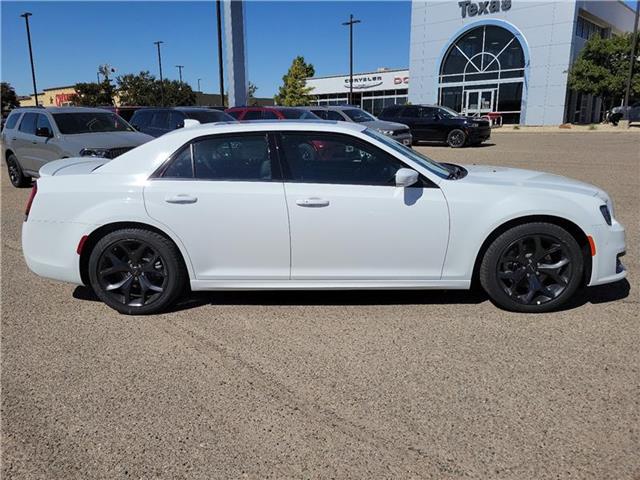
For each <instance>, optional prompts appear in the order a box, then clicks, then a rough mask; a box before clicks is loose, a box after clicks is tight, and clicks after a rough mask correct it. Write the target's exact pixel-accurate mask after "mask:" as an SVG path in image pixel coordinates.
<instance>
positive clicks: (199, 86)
mask: <svg viewBox="0 0 640 480" xmlns="http://www.w3.org/2000/svg"><path fill="white" fill-rule="evenodd" d="M200 80H202V79H201V78H199V79H198V91H199V92H201V91H202V90H200Z"/></svg>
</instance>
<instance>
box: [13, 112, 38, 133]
mask: <svg viewBox="0 0 640 480" xmlns="http://www.w3.org/2000/svg"><path fill="white" fill-rule="evenodd" d="M37 118H38V114H37V113H31V112H27V113H25V114H24V115H23V116H22V121H21V122H20V127H19V128H18V130H20V131H21V132H22V133H26V134H28V135H35V134H36V120H37Z"/></svg>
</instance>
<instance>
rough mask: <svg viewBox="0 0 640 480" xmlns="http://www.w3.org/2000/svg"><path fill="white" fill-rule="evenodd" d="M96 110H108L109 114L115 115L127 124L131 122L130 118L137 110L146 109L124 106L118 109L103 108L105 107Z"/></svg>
mask: <svg viewBox="0 0 640 480" xmlns="http://www.w3.org/2000/svg"><path fill="white" fill-rule="evenodd" d="M98 108H104V109H105V110H109V111H110V112H113V113H115V114H116V115H118V116H120V117H121V118H124V119H125V120H126V121H127V122H129V121H130V120H131V117H132V116H133V114H134V113H135V112H136V111H137V110H140V109H141V108H146V107H135V106H129V105H126V106H120V107H112V106H105V107H98Z"/></svg>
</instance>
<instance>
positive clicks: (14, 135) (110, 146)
mask: <svg viewBox="0 0 640 480" xmlns="http://www.w3.org/2000/svg"><path fill="white" fill-rule="evenodd" d="M149 140H153V137H151V136H149V135H146V134H144V133H140V132H137V131H135V129H134V128H133V127H132V126H131V125H129V124H128V123H127V122H125V121H124V120H123V119H122V118H120V117H119V116H117V115H115V114H113V113H111V112H109V111H106V110H102V109H99V108H83V107H61V108H46V109H45V108H38V107H34V108H18V109H15V110H13V111H12V112H11V114H9V117H8V118H7V121H6V123H5V126H4V129H3V130H2V145H3V153H4V156H5V161H6V163H7V169H8V170H9V179H10V180H11V183H12V184H13V186H15V187H24V186H27V185H29V184H30V183H31V177H37V176H39V175H38V171H39V170H40V168H41V167H42V166H43V165H44V164H46V163H48V162H51V161H53V160H58V159H60V158H67V157H82V156H92V157H104V158H115V157H117V156H118V155H121V154H123V153H124V152H126V151H128V150H131V149H132V148H134V147H137V146H138V145H141V144H143V143H146V142H148V141H149Z"/></svg>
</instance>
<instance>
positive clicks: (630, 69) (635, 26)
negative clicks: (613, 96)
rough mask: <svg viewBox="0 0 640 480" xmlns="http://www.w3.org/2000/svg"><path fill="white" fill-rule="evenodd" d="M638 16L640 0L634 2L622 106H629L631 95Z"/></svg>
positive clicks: (639, 15) (639, 14)
mask: <svg viewBox="0 0 640 480" xmlns="http://www.w3.org/2000/svg"><path fill="white" fill-rule="evenodd" d="M639 17H640V0H638V1H637V2H636V21H635V23H634V25H633V43H632V44H631V62H630V64H629V78H628V79H627V90H626V91H625V94H624V106H625V107H628V106H629V97H630V96H631V81H632V79H633V67H634V66H635V63H636V48H637V46H638V18H639Z"/></svg>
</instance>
